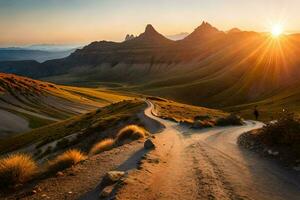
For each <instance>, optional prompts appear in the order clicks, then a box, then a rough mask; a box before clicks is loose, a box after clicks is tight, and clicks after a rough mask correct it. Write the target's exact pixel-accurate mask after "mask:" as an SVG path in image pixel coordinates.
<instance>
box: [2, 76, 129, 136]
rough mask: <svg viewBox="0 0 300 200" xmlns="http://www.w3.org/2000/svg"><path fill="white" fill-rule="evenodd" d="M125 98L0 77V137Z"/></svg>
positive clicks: (112, 94) (83, 89)
mask: <svg viewBox="0 0 300 200" xmlns="http://www.w3.org/2000/svg"><path fill="white" fill-rule="evenodd" d="M124 99H129V97H125V96H122V95H118V94H114V93H112V92H108V91H105V90H100V89H88V88H77V87H69V86H59V85H55V84H52V83H48V82H42V81H37V80H33V79H29V78H25V77H20V76H16V75H12V74H3V73H2V74H0V116H1V119H2V120H1V122H0V130H1V135H0V137H4V136H6V135H7V134H11V133H16V132H23V131H27V130H30V129H31V128H36V127H40V126H43V125H46V124H49V123H53V122H56V121H59V120H62V119H66V118H68V117H71V116H73V115H77V114H81V113H85V112H87V111H90V110H94V109H96V108H97V107H102V106H105V105H108V104H110V103H112V102H118V101H121V100H124Z"/></svg>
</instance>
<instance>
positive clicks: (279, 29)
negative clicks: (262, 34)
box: [271, 24, 283, 37]
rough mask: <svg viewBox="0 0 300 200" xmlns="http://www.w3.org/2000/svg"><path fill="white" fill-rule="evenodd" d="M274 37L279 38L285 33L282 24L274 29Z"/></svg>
mask: <svg viewBox="0 0 300 200" xmlns="http://www.w3.org/2000/svg"><path fill="white" fill-rule="evenodd" d="M271 33H272V36H273V37H279V36H280V35H282V33H283V27H282V26H281V25H280V24H276V25H274V26H273V27H272V31H271Z"/></svg>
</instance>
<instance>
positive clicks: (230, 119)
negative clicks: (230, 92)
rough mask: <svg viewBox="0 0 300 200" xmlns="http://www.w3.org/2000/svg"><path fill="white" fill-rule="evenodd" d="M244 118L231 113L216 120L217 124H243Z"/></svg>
mask: <svg viewBox="0 0 300 200" xmlns="http://www.w3.org/2000/svg"><path fill="white" fill-rule="evenodd" d="M243 124H244V122H243V119H242V118H241V117H240V116H238V115H235V114H230V115H228V116H227V117H225V118H219V119H217V121H216V125H217V126H230V125H243Z"/></svg>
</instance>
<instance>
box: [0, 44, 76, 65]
mask: <svg viewBox="0 0 300 200" xmlns="http://www.w3.org/2000/svg"><path fill="white" fill-rule="evenodd" d="M79 47H80V46H78V45H54V44H53V45H52V44H41V45H31V46H28V47H7V48H0V61H20V60H35V61H38V62H44V61H46V60H52V59H59V58H65V57H67V56H69V55H70V54H71V53H73V52H74V51H75V50H76V48H79Z"/></svg>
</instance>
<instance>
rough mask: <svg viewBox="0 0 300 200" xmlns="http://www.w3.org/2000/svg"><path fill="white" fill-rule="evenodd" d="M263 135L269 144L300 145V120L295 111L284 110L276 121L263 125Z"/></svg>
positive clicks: (264, 140) (265, 141)
mask: <svg viewBox="0 0 300 200" xmlns="http://www.w3.org/2000/svg"><path fill="white" fill-rule="evenodd" d="M262 136H263V142H264V143H265V144H267V145H288V146H290V147H293V146H295V147H296V146H299V145H300V121H299V120H298V119H296V118H295V116H294V114H293V113H289V112H284V113H282V114H281V115H280V117H279V119H278V121H277V122H276V123H269V124H267V125H266V126H264V127H263V129H262ZM299 149H300V148H299Z"/></svg>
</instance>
